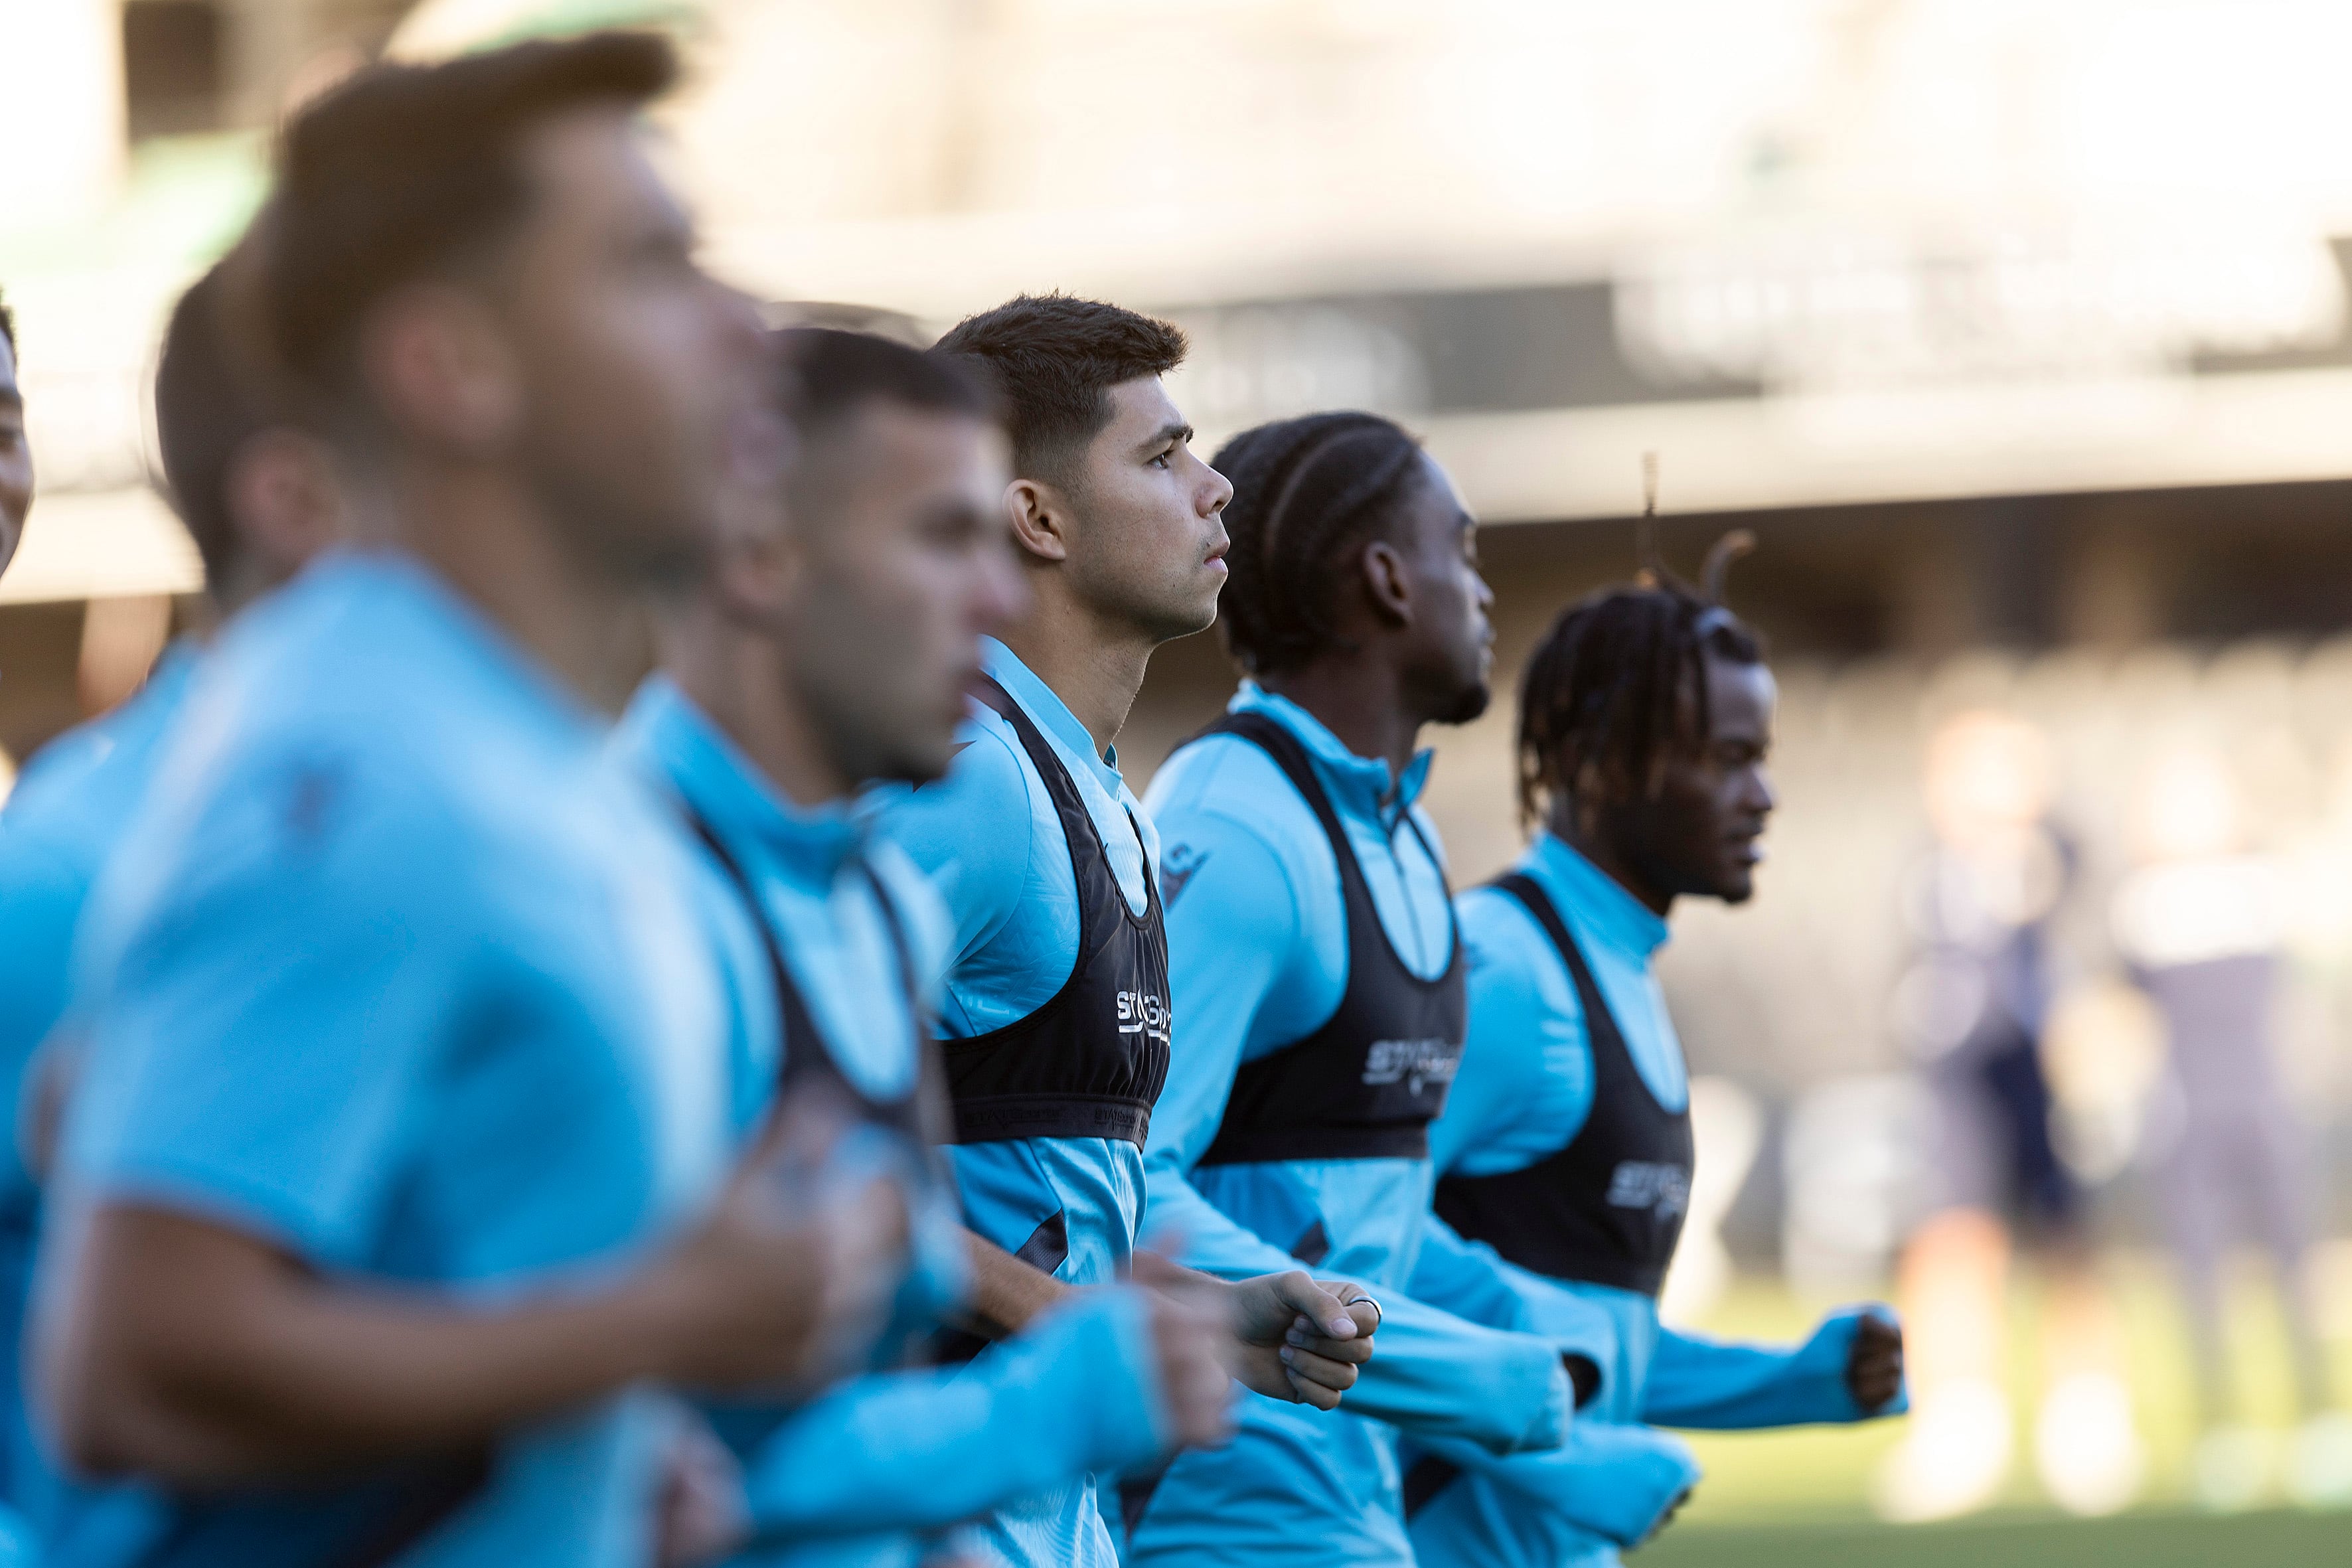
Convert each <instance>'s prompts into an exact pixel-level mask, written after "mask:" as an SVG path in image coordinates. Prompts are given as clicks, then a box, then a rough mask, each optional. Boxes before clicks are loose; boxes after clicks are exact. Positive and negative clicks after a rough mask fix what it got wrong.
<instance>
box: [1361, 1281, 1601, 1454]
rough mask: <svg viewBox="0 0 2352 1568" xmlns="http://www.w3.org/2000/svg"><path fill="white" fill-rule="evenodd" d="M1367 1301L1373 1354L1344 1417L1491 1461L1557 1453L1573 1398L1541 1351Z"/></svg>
mask: <svg viewBox="0 0 2352 1568" xmlns="http://www.w3.org/2000/svg"><path fill="white" fill-rule="evenodd" d="M1374 1294H1375V1296H1376V1297H1378V1299H1379V1301H1380V1305H1381V1324H1380V1335H1379V1349H1378V1350H1377V1351H1375V1352H1373V1355H1372V1359H1371V1360H1370V1361H1369V1362H1367V1363H1364V1366H1363V1369H1362V1372H1361V1373H1360V1375H1359V1376H1358V1378H1357V1382H1356V1386H1355V1387H1354V1388H1352V1389H1350V1390H1349V1392H1348V1398H1347V1408H1348V1410H1349V1412H1351V1413H1352V1414H1354V1415H1367V1416H1370V1417H1371V1418H1372V1419H1374V1420H1377V1421H1386V1422H1389V1423H1391V1425H1393V1426H1399V1427H1402V1428H1403V1429H1404V1430H1406V1431H1408V1432H1412V1433H1414V1434H1417V1435H1423V1434H1425V1435H1428V1436H1438V1437H1454V1438H1459V1439H1461V1440H1463V1441H1465V1442H1467V1443H1473V1444H1475V1445H1476V1446H1478V1447H1481V1448H1486V1449H1488V1450H1490V1451H1492V1452H1495V1453H1512V1452H1516V1451H1518V1450H1521V1449H1542V1448H1549V1447H1555V1446H1557V1445H1558V1444H1559V1441H1560V1438H1561V1436H1562V1435H1563V1434H1564V1433H1565V1432H1566V1431H1567V1430H1568V1427H1569V1423H1570V1415H1571V1414H1572V1412H1573V1411H1574V1409H1575V1394H1574V1393H1573V1391H1572V1390H1571V1389H1570V1385H1569V1381H1568V1373H1567V1372H1566V1370H1565V1369H1564V1368H1563V1367H1562V1366H1561V1365H1560V1360H1559V1352H1558V1351H1557V1350H1556V1349H1555V1348H1554V1347H1553V1346H1552V1345H1551V1343H1550V1342H1548V1341H1546V1340H1541V1339H1538V1338H1536V1337H1535V1336H1533V1335H1530V1334H1520V1333H1509V1332H1506V1331H1501V1330H1497V1329H1490V1328H1486V1327H1483V1326H1482V1325H1480V1324H1476V1323H1472V1322H1468V1321H1465V1320H1463V1319H1460V1318H1457V1317H1454V1316H1453V1315H1452V1314H1450V1313H1447V1312H1442V1311H1439V1310H1437V1309H1436V1308H1434V1307H1431V1306H1428V1305H1425V1304H1424V1303H1422V1302H1419V1301H1415V1300H1412V1299H1411V1298H1409V1297H1405V1296H1400V1295H1394V1294H1382V1293H1381V1292H1377V1291H1376V1292H1374Z"/></svg>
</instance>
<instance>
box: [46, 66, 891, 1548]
mask: <svg viewBox="0 0 2352 1568" xmlns="http://www.w3.org/2000/svg"><path fill="white" fill-rule="evenodd" d="M673 72H674V62H673V58H672V56H671V53H670V51H669V49H668V47H667V46H666V45H665V44H663V43H661V42H660V41H659V40H657V39H656V38H654V37H647V36H629V35H609V34H608V35H598V36H593V37H587V38H584V39H581V40H577V41H572V42H569V43H562V44H547V43H541V44H532V45H524V46H520V47H515V48H512V49H509V50H506V51H501V52H498V53H492V54H486V55H481V56H478V57H474V58H467V59H465V60H461V61H458V62H455V63H452V64H447V65H442V66H436V67H429V68H418V67H405V68H404V67H378V68H371V69H369V70H366V71H363V72H362V73H360V74H359V75H357V76H355V77H353V78H352V79H350V80H349V81H347V82H346V83H345V84H343V85H342V86H341V87H339V88H338V89H335V90H334V91H332V92H331V93H330V94H328V95H326V96H324V97H322V98H321V99H320V100H317V101H316V102H314V103H313V104H312V105H311V106H310V108H309V109H307V110H305V111H304V112H303V113H302V114H300V115H299V117H297V118H296V119H295V120H294V121H293V122H292V123H291V124H290V125H289V128H288V130H287V132H286V134H285V138H284V142H283V143H282V150H281V153H280V168H279V173H278V185H277V190H276V193H275V195H274V197H273V199H272V202H271V204H270V207H269V215H270V216H269V219H268V226H267V232H266V247H265V253H264V263H265V267H266V273H265V277H266V287H265V290H264V314H265V317H266V319H267V321H268V331H269V338H270V342H271V345H272V348H273V349H274V352H275V357H276V360H277V361H278V363H280V364H281V365H282V366H283V367H284V369H285V370H286V371H287V372H288V373H289V375H291V376H292V377H294V378H295V379H296V384H298V385H299V387H300V389H301V393H302V395H303V396H304V398H305V399H306V410H305V411H306V415H307V416H310V417H315V418H316V419H317V420H318V421H319V424H320V428H322V429H324V430H326V431H327V432H329V433H330V438H331V442H332V445H333V447H334V448H335V453H336V458H337V463H338V467H339V470H340V473H341V478H342V479H343V481H344V495H345V497H346V499H347V500H349V502H350V503H351V509H350V510H351V523H352V532H353V535H354V537H355V538H356V539H357V540H358V541H359V542H360V547H359V548H357V549H354V550H352V551H349V552H336V553H332V554H331V555H330V556H328V557H323V558H321V559H320V560H318V561H314V562H313V563H311V564H310V567H309V569H308V570H306V571H305V573H304V574H303V575H302V577H301V579H300V581H299V582H298V583H295V584H289V586H288V587H287V588H285V589H283V590H281V591H280V592H279V593H278V594H277V595H274V596H273V597H272V598H271V599H270V600H269V602H268V603H267V604H264V605H257V606H255V607H254V608H252V609H250V610H248V611H247V613H246V614H245V615H244V616H240V617H239V618H238V621H237V623H236V625H235V626H232V627H230V628H229V629H228V631H227V633H226V635H225V636H224V637H222V639H221V640H220V642H219V644H218V646H216V647H215V649H214V650H213V651H212V653H211V654H210V655H209V656H208V657H207V658H206V659H205V665H204V668H202V669H201V670H200V671H199V672H198V674H197V676H196V684H195V687H194V689H193V690H192V691H191V692H190V694H189V697H188V699H187V703H186V708H185V710H184V714H183V717H182V721H181V723H180V724H179V726H178V727H177V733H176V735H175V736H174V738H173V742H172V743H171V746H170V748H169V754H168V755H167V757H166V758H165V760H164V762H163V765H162V767H161V769H160V770H159V772H158V774H157V776H156V779H155V782H154V783H153V784H152V786H151V788H150V790H149V792H148V799H147V801H146V802H145V804H144V805H142V808H141V811H140V813H139V815H138V818H137V820H136V821H135V822H134V824H133V825H132V826H131V829H130V830H129V832H128V834H127V835H126V837H125V838H124V839H123V841H122V843H121V845H120V846H119V847H118V849H117V853H116V856H115V858H114V859H113V860H112V861H111V862H110V868H109V874H108V876H107V877H106V878H105V879H102V880H101V882H100V887H99V889H98V891H97V892H96V893H95V894H94V896H93V899H92V902H91V906H90V909H89V912H88V913H87V914H86V916H85V924H86V927H87V933H86V936H85V938H84V942H85V948H86V950H87V952H88V953H89V990H88V992H87V1000H86V1003H85V1000H84V999H83V998H81V997H78V998H77V1000H76V1002H75V1004H74V1013H73V1016H74V1018H75V1023H74V1025H73V1027H75V1028H76V1029H77V1031H78V1032H79V1037H80V1038H81V1039H82V1040H83V1041H84V1042H86V1046H85V1048H86V1053H87V1054H86V1057H85V1061H84V1068H83V1070H82V1071H81V1072H80V1073H79V1075H78V1077H77V1078H76V1079H75V1082H74V1086H73V1089H72V1093H71V1095H70V1098H69V1100H68V1107H67V1112H66V1121H65V1125H64V1127H63V1129H62V1131H61V1133H60V1138H59V1144H58V1160H57V1173H56V1176H55V1179H54V1183H53V1188H52V1191H53V1205H54V1206H53V1210H52V1213H53V1215H54V1223H53V1225H52V1226H51V1227H50V1229H49V1230H48V1232H47V1235H46V1236H45V1237H44V1240H43V1250H42V1255H41V1260H40V1264H39V1270H40V1272H39V1275H38V1278H37V1280H36V1286H35V1307H34V1311H35V1320H36V1321H35V1324H34V1330H33V1333H34V1338H35V1342H36V1343H35V1352H34V1360H35V1362H36V1364H37V1371H38V1373H40V1376H41V1379H42V1383H43V1390H42V1392H43V1394H44V1397H45V1401H46V1405H47V1410H48V1412H49V1414H50V1415H51V1416H52V1418H53V1420H54V1424H55V1431H56V1434H57V1436H58V1441H59V1443H60V1446H61V1447H62V1450H63V1452H64V1454H65V1455H66V1457H67V1458H68V1459H69V1460H70V1461H72V1462H73V1464H74V1465H75V1466H77V1467H78V1468H79V1469H81V1470H83V1471H84V1472H91V1473H96V1474H99V1475H102V1476H109V1477H120V1478H124V1479H131V1480H134V1481H135V1482H136V1483H137V1484H135V1485H130V1486H123V1487H118V1488H112V1489H108V1490H107V1491H105V1492H104V1493H103V1494H102V1495H100V1496H97V1497H95V1498H93V1499H92V1500H91V1501H90V1504H89V1506H88V1507H87V1508H83V1509H80V1510H78V1511H77V1512H76V1514H75V1515H74V1517H72V1518H71V1519H69V1520H66V1521H61V1522H60V1524H59V1527H58V1530H57V1531H55V1532H54V1533H53V1534H52V1537H51V1540H50V1542H49V1545H48V1557H49V1560H50V1561H53V1562H56V1563H66V1564H80V1563H129V1562H139V1563H191V1564H194V1563H224V1564H226V1563H238V1564H256V1563H324V1562H346V1561H366V1562H373V1563H413V1562H421V1561H426V1560H429V1561H431V1562H433V1563H485V1564H487V1563H498V1564H501V1565H504V1564H510V1563H518V1562H545V1563H578V1564H613V1565H616V1568H617V1565H619V1564H637V1563H645V1562H647V1561H650V1560H651V1559H652V1556H653V1554H654V1552H655V1550H656V1542H655V1540H654V1535H655V1526H656V1500H657V1492H658V1490H659V1489H660V1485H661V1482H662V1479H663V1474H664V1468H665V1458H666V1456H667V1453H668V1451H669V1439H670V1436H671V1434H672V1433H673V1432H674V1431H675V1430H676V1424H675V1423H676V1415H677V1412H676V1407H675V1405H674V1404H673V1403H672V1402H670V1401H667V1399H665V1398H664V1397H663V1396H661V1395H659V1394H657V1393H656V1392H655V1390H654V1388H653V1385H654V1384H675V1385H678V1386H683V1387H719V1388H724V1387H731V1386H738V1385H745V1384H761V1385H772V1384H776V1383H778V1382H781V1381H784V1380H790V1379H794V1378H800V1379H810V1378H814V1377H818V1376H821V1375H823V1373H824V1369H825V1366H826V1364H827V1363H828V1359H829V1357H828V1352H830V1350H831V1347H833V1346H835V1345H836V1344H838V1343H840V1342H842V1341H843V1340H844V1339H845V1338H848V1337H849V1334H848V1331H849V1329H850V1328H851V1326H853V1325H856V1324H858V1323H861V1322H863V1321H866V1318H867V1317H868V1316H870V1314H871V1312H872V1310H874V1308H875V1306H876V1303H877V1301H878V1300H881V1299H882V1298H883V1297H884V1296H885V1294H886V1293H887V1289H890V1288H891V1287H890V1282H891V1281H892V1279H894V1278H895V1277H896V1274H897V1272H898V1252H899V1250H900V1246H901V1242H902V1237H903V1230H904V1212H903V1208H902V1206H901V1205H900V1204H899V1202H898V1198H897V1196H896V1195H895V1193H894V1191H893V1190H892V1189H891V1188H890V1187H889V1186H888V1185H887V1184H881V1183H866V1182H855V1183H851V1182H845V1181H844V1180H842V1179H840V1178H839V1177H838V1176H837V1175H835V1174H834V1173H835V1170H836V1169H837V1168H836V1167H835V1166H834V1165H832V1164H830V1163H827V1162H826V1161H825V1160H824V1158H823V1155H822V1151H821V1150H819V1149H816V1148H814V1147H813V1146H811V1145H809V1144H808V1143H806V1142H803V1144H802V1145H801V1146H800V1147H798V1148H795V1149H790V1150H787V1151H785V1152H786V1153H789V1154H791V1155H793V1162H792V1163H791V1164H790V1165H789V1166H787V1165H784V1164H782V1163H780V1158H762V1159H761V1160H758V1161H755V1162H753V1163H751V1164H750V1165H749V1166H748V1167H746V1168H745V1169H744V1170H743V1172H742V1173H740V1175H738V1176H736V1177H735V1178H733V1179H732V1180H730V1178H729V1175H728V1173H729V1170H730V1165H731V1164H732V1163H733V1161H734V1155H735V1152H736V1139H735V1136H734V1130H733V1128H732V1126H731V1124H730V1103H729V1070H730V1057H729V1048H730V1040H729V1032H728V1026H729V1020H728V1017H727V1012H726V1002H727V998H726V996H725V994H724V993H723V991H722V988H721V978H720V975H719V973H718V971H717V967H716V964H715V962H714V958H713V952H714V948H713V945H712V943H711V942H709V941H708V940H706V938H705V935H704V933H703V932H702V931H700V930H699V929H698V908H697V906H696V905H695V903H694V902H693V900H692V897H691V892H690V882H689V879H690V878H691V877H692V876H693V875H694V874H695V871H694V867H693V865H692V862H691V860H690V858H689V857H690V854H691V848H690V845H689V843H688V840H687V838H686V837H685V835H684V834H683V833H682V832H681V831H680V830H678V829H677V826H676V825H675V823H674V822H673V821H672V820H671V819H670V817H669V816H667V815H666V814H665V812H664V811H663V809H662V807H661V806H660V805H659V803H658V802H657V801H656V800H655V799H654V798H653V797H652V796H651V795H650V794H649V793H648V792H646V791H645V790H644V789H643V787H642V786H641V785H640V784H638V783H637V782H636V781H635V780H634V779H632V778H630V777H628V776H627V775H626V774H625V772H624V770H623V769H621V768H620V767H619V766H618V765H617V764H615V763H614V761H613V760H612V759H611V758H610V757H609V756H608V754H607V752H606V750H605V738H606V734H607V726H606V725H605V724H604V722H603V721H602V720H601V718H600V716H599V715H598V714H597V713H596V711H595V708H596V705H597V704H598V703H599V702H600V701H602V700H607V699H608V698H616V697H617V696H618V695H619V694H618V693H617V692H615V691H614V687H615V685H617V684H618V678H619V676H620V671H621V668H625V667H624V666H622V665H621V664H620V661H619V655H620V650H622V649H624V648H625V647H627V646H628V640H629V639H628V637H627V636H626V633H627V631H628V630H629V628H632V627H634V626H636V625H637V624H638V623H639V617H640V616H641V613H642V607H643V604H644V598H645V593H646V588H647V585H648V584H651V583H654V582H657V581H661V580H664V579H666V578H667V577H669V576H672V575H674V574H677V573H678V572H679V571H680V570H682V569H683V566H684V564H685V563H688V562H689V561H691V560H692V559H693V558H694V557H696V556H697V555H698V553H699V552H701V551H702V550H703V549H705V548H706V547H707V545H708V543H709V541H710V539H711V538H712V537H713V535H714V534H715V532H716V530H717V526H718V522H719V513H720V510H721V509H722V506H723V503H724V500H725V498H726V497H728V496H729V495H730V494H731V493H733V489H734V488H735V487H734V485H733V483H732V482H731V481H730V478H729V475H730V472H735V473H740V474H743V475H752V474H756V473H757V472H758V471H759V470H761V468H768V467H772V464H773V462H774V460H775V457H776V454H777V452H778V450H779V447H780V441H779V439H778V435H777V425H776V421H775V418H774V416H773V414H772V412H771V402H770V399H769V396H768V394H769V391H770V388H769V386H768V384H767V376H768V374H770V366H769V350H768V347H767V344H766V342H765V339H764V335H763V333H762V332H761V329H760V327H759V324H758V322H757V320H756V317H755V316H754V314H753V313H752V312H751V310H749V309H748V308H747V306H746V304H745V302H744V301H743V300H740V297H738V296H736V295H734V294H732V293H731V292H730V291H728V290H726V289H722V288H720V287H719V285H717V284H716V283H714V282H713V281H712V280H711V279H709V278H708V277H706V276H705V275H704V274H703V273H702V272H701V271H700V270H699V269H698V268H697V267H696V266H695V264H694V262H693V259H692V250H693V234H692V230H691V227H690V226H689V225H688V221H687V219H686V217H685V216H684V214H683V213H682V211H681V210H680V209H679V207H678V205H677V203H676V201H675V200H674V199H673V197H672V196H671V195H670V194H669V192H668V191H667V188H666V187H665V186H664V184H662V182H661V180H660V179H659V177H658V176H657V175H656V174H655V172H654V169H653V166H652V163H651V162H650V160H649V158H648V155H647V152H646V146H645V144H644V142H643V133H642V132H641V131H640V130H639V129H638V124H637V118H636V116H637V111H638V110H639V109H640V107H641V106H642V105H644V104H645V103H646V102H647V101H649V100H651V99H652V98H653V97H655V96H656V94H658V93H659V92H660V91H662V90H663V89H665V88H666V87H667V85H668V83H669V81H670V79H671V78H672V76H673ZM737 935H738V936H739V937H742V938H744V939H745V940H748V936H747V933H743V932H741V931H738V932H737ZM814 1125H815V1126H818V1127H821V1125H822V1124H821V1123H817V1124H814Z"/></svg>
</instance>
